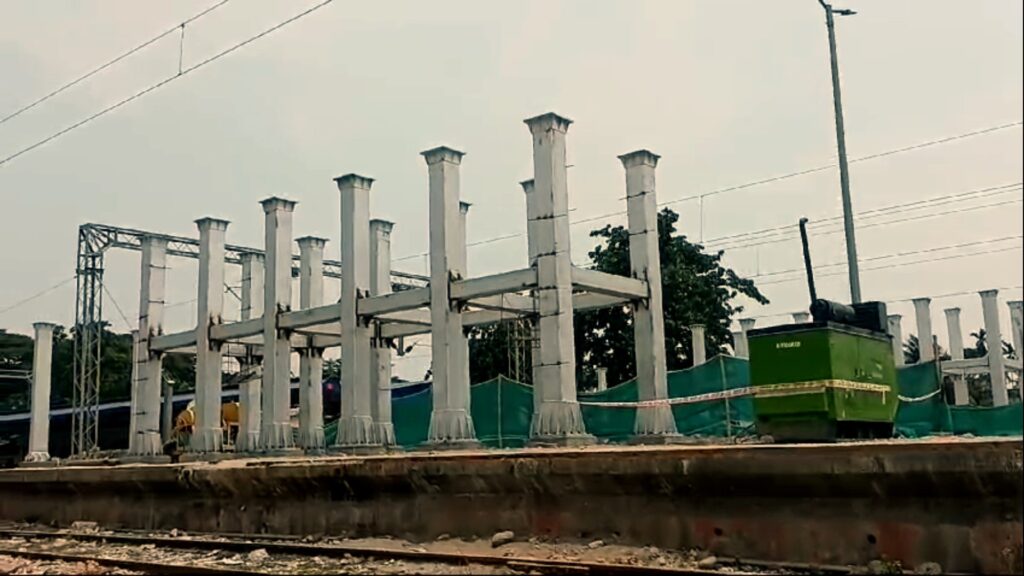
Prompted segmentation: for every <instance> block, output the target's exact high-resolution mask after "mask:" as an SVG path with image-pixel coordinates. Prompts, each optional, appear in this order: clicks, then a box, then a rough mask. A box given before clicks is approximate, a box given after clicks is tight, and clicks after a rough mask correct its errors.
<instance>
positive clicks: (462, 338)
mask: <svg viewBox="0 0 1024 576" xmlns="http://www.w3.org/2000/svg"><path fill="white" fill-rule="evenodd" d="M470 206H472V204H470V203H469V202H462V201H459V227H458V229H457V234H456V236H455V254H456V257H455V260H454V262H453V264H454V265H453V266H452V272H453V273H454V274H455V275H456V276H457V277H458V278H463V279H465V278H469V264H468V260H469V258H468V255H467V252H468V247H467V246H466V220H467V219H468V216H469V208H470ZM452 353H453V358H454V362H455V365H456V366H461V367H462V372H463V379H464V380H465V381H466V384H467V385H468V386H470V387H472V386H473V382H472V381H471V380H470V378H469V336H468V332H467V331H466V329H465V328H463V329H462V330H459V333H458V334H456V337H455V342H454V343H453V346H452ZM470 397H471V394H466V411H467V412H468V411H469V404H470Z"/></svg>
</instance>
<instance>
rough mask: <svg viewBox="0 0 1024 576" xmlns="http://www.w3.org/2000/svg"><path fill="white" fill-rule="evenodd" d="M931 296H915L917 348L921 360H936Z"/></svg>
mask: <svg viewBox="0 0 1024 576" xmlns="http://www.w3.org/2000/svg"><path fill="white" fill-rule="evenodd" d="M931 303H932V299H931V298H914V318H915V319H916V320H917V349H918V350H919V351H920V352H919V353H920V356H921V360H920V361H921V362H931V361H932V360H935V336H934V335H933V333H932V309H931Z"/></svg>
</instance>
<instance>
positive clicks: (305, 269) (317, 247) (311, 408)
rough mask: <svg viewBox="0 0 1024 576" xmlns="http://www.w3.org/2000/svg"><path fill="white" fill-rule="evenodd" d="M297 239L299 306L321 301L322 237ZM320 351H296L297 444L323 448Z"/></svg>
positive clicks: (309, 448) (322, 396)
mask: <svg viewBox="0 0 1024 576" xmlns="http://www.w3.org/2000/svg"><path fill="white" fill-rule="evenodd" d="M298 243H299V308H315V307H317V306H321V305H322V304H323V303H324V246H326V245H327V239H326V238H316V237H313V236H305V237H303V238H299V239H298ZM323 379H324V351H323V349H321V348H314V347H312V346H309V347H307V348H305V349H304V350H300V351H299V445H300V446H302V447H303V448H304V449H306V450H309V451H320V450H323V449H324V448H326V445H325V441H324V392H323Z"/></svg>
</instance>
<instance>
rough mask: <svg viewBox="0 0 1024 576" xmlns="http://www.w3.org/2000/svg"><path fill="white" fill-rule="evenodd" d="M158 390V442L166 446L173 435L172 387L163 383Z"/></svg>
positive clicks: (168, 383) (167, 383)
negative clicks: (159, 391) (159, 392)
mask: <svg viewBox="0 0 1024 576" xmlns="http://www.w3.org/2000/svg"><path fill="white" fill-rule="evenodd" d="M142 353H143V354H145V351H142ZM160 388H161V390H162V391H163V394H162V395H161V397H160V401H161V405H160V440H161V441H162V442H163V443H164V444H166V443H168V442H170V441H171V435H172V434H173V433H174V385H172V384H171V383H170V382H164V383H163V385H162V386H161V387H160Z"/></svg>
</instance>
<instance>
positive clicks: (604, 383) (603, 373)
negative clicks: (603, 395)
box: [594, 366, 608, 392]
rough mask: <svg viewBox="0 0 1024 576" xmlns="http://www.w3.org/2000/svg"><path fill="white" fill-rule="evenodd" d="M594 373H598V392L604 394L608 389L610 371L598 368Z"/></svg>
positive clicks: (601, 367) (602, 367)
mask: <svg viewBox="0 0 1024 576" xmlns="http://www.w3.org/2000/svg"><path fill="white" fill-rule="evenodd" d="M594 371H595V372H597V391H598V392H604V391H605V390H607V389H608V369H607V368H605V367H604V366H598V367H597V368H595V369H594Z"/></svg>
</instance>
